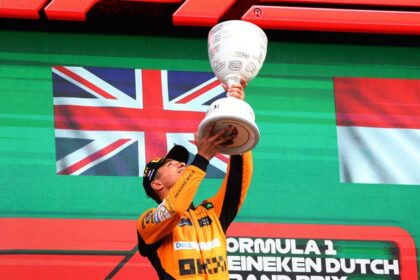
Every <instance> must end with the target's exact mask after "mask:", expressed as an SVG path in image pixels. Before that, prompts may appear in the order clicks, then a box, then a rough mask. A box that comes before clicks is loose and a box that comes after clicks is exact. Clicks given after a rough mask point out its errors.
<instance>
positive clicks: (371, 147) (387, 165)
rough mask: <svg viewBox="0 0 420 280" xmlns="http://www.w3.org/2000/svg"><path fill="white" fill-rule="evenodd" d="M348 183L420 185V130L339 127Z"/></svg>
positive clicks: (342, 163) (342, 171) (342, 167)
mask: <svg viewBox="0 0 420 280" xmlns="http://www.w3.org/2000/svg"><path fill="white" fill-rule="evenodd" d="M337 134H338V148H339V154H340V178H341V182H344V183H371V184H409V185H420V130H417V129H397V128H371V127H352V126H339V127H337Z"/></svg>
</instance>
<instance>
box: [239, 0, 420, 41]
mask: <svg viewBox="0 0 420 280" xmlns="http://www.w3.org/2000/svg"><path fill="white" fill-rule="evenodd" d="M241 19H242V20H246V21H249V22H252V23H255V24H256V25H258V26H260V27H262V28H267V29H286V30H314V31H334V32H365V33H390V34H420V13H418V12H402V11H379V10H356V9H326V8H303V7H280V6H258V5H255V6H252V7H251V8H250V9H249V10H248V11H247V12H246V13H245V14H244V15H243V16H242V18H241Z"/></svg>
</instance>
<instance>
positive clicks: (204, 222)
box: [198, 216, 212, 227]
mask: <svg viewBox="0 0 420 280" xmlns="http://www.w3.org/2000/svg"><path fill="white" fill-rule="evenodd" d="M211 223H212V220H211V219H210V217H209V216H205V217H204V218H201V219H198V224H199V225H200V227H205V226H209V225H211Z"/></svg>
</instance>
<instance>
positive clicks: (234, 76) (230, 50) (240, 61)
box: [198, 20, 267, 155]
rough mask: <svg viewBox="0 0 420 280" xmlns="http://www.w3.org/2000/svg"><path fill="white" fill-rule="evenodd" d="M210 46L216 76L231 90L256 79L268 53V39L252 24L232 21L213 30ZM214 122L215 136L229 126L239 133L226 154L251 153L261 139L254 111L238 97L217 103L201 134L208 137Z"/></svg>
mask: <svg viewBox="0 0 420 280" xmlns="http://www.w3.org/2000/svg"><path fill="white" fill-rule="evenodd" d="M207 47H208V55H209V60H210V64H211V68H212V70H213V72H214V74H215V75H216V77H217V79H219V81H221V82H222V83H224V84H225V85H227V86H228V87H229V86H231V85H232V84H233V83H240V80H241V78H243V79H245V80H246V81H247V82H249V81H251V80H252V79H253V78H255V76H257V74H258V72H259V70H260V69H261V67H262V65H263V63H264V59H265V55H266V53H267V36H266V35H265V33H264V31H263V30H262V29H261V28H259V27H258V26H256V25H255V24H253V23H250V22H247V21H242V20H229V21H225V22H221V23H219V24H217V25H215V26H214V27H213V28H212V29H211V30H210V32H209V35H208V42H207ZM212 123H215V126H214V130H213V132H214V133H217V132H218V131H220V130H222V129H223V128H225V127H227V126H230V125H232V126H234V127H235V130H236V132H237V136H236V137H235V139H234V140H233V142H232V143H229V144H227V145H225V146H223V147H222V149H221V150H220V152H221V153H223V154H228V155H234V154H241V153H243V152H246V151H249V150H251V149H253V148H254V147H255V146H256V145H257V143H258V140H259V138H260V131H259V129H258V127H257V125H256V123H255V114H254V111H253V110H252V108H251V106H250V105H249V104H248V103H246V102H245V101H243V100H240V99H238V98H234V97H229V96H227V97H224V98H220V99H218V100H216V101H214V102H213V103H212V104H211V105H210V106H209V107H208V109H207V112H206V116H205V118H204V119H203V120H202V121H201V123H200V125H199V127H198V133H199V135H200V136H203V135H205V134H206V132H207V130H208V129H209V127H210V125H211V124H212Z"/></svg>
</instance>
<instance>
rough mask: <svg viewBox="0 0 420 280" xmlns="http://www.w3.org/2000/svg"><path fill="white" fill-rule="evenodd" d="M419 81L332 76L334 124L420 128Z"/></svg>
mask: <svg viewBox="0 0 420 280" xmlns="http://www.w3.org/2000/svg"><path fill="white" fill-rule="evenodd" d="M419 93H420V80H405V79H377V78H335V79H334V94H335V107H336V117H337V125H339V126H365V127H381V128H411V129H419V128H420V94H419Z"/></svg>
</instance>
